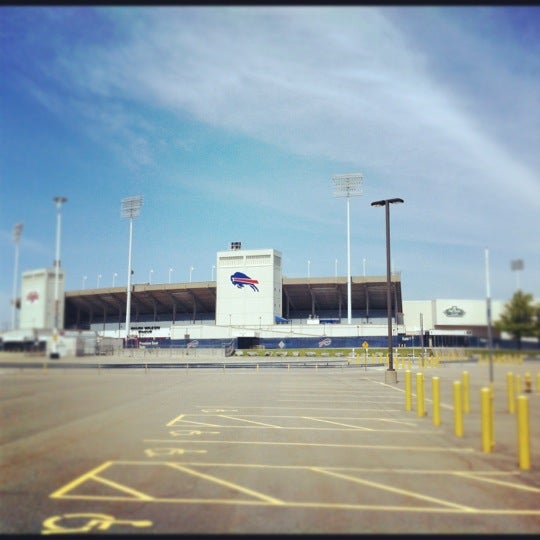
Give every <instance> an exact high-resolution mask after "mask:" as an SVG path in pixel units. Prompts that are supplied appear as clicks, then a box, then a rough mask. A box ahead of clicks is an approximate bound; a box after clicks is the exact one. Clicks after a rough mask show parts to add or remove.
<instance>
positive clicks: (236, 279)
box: [231, 272, 259, 292]
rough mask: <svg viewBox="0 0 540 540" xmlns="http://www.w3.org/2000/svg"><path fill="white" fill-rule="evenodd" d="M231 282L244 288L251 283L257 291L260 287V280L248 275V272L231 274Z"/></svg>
mask: <svg viewBox="0 0 540 540" xmlns="http://www.w3.org/2000/svg"><path fill="white" fill-rule="evenodd" d="M231 283H232V284H233V285H235V286H236V287H238V288H239V289H243V288H244V287H245V286H246V285H249V286H250V287H251V288H252V289H253V290H254V291H255V292H259V289H258V288H257V287H256V285H258V284H259V282H258V281H257V280H256V279H252V278H250V277H249V276H246V274H242V272H235V273H234V274H233V275H232V276H231Z"/></svg>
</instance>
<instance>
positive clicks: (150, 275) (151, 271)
mask: <svg viewBox="0 0 540 540" xmlns="http://www.w3.org/2000/svg"><path fill="white" fill-rule="evenodd" d="M153 273H154V270H150V272H148V285H152V274H153Z"/></svg>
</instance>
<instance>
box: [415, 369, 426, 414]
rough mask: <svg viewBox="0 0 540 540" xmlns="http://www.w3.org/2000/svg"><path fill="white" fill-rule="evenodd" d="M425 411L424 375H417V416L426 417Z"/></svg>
mask: <svg viewBox="0 0 540 540" xmlns="http://www.w3.org/2000/svg"><path fill="white" fill-rule="evenodd" d="M425 414H426V413H425V410H424V374H423V373H417V374H416V416H419V417H422V416H425Z"/></svg>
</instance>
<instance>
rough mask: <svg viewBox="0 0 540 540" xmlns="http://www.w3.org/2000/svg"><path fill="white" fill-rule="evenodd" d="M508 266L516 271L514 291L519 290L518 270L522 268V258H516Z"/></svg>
mask: <svg viewBox="0 0 540 540" xmlns="http://www.w3.org/2000/svg"><path fill="white" fill-rule="evenodd" d="M510 268H511V269H512V271H513V272H516V291H519V290H520V286H519V272H520V271H521V270H523V268H524V264H523V259H517V260H515V261H511V262H510Z"/></svg>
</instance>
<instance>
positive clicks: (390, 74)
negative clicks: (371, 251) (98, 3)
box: [32, 6, 540, 264]
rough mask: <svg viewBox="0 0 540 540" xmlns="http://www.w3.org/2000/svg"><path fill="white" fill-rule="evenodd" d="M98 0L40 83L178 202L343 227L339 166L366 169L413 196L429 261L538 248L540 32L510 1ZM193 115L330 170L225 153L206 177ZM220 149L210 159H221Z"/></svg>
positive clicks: (379, 193)
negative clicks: (510, 19)
mask: <svg viewBox="0 0 540 540" xmlns="http://www.w3.org/2000/svg"><path fill="white" fill-rule="evenodd" d="M53 11H54V10H53ZM81 13H82V12H81V11H78V10H74V11H69V13H68V14H66V15H65V17H70V21H73V20H74V19H76V18H77V17H81V16H82V15H81ZM91 13H92V14H93V17H94V20H99V28H100V29H101V31H100V32H99V33H96V35H95V37H93V36H92V33H91V32H89V33H88V34H86V35H85V36H84V39H83V38H79V39H76V40H70V39H69V36H68V35H67V33H69V29H68V28H69V27H70V26H69V25H66V26H65V27H62V26H60V27H61V28H63V31H64V32H66V35H65V36H63V39H62V36H59V35H58V34H56V38H55V40H54V42H53V44H52V45H50V46H51V48H53V49H54V54H52V53H50V54H49V55H48V58H49V59H50V62H48V63H47V69H46V70H44V71H46V73H47V75H46V76H47V79H46V81H47V83H48V84H47V85H46V86H45V87H43V88H42V87H39V86H36V85H34V87H33V90H32V91H33V92H34V93H35V96H36V98H38V99H39V100H40V101H41V102H42V103H43V104H45V105H46V106H48V107H49V109H50V110H51V111H53V112H56V113H57V114H60V112H65V111H66V110H67V111H69V116H70V117H71V118H72V121H73V122H74V124H79V129H80V130H84V131H85V132H86V134H87V135H88V136H90V137H91V138H92V140H94V141H96V142H100V141H103V145H104V146H105V147H107V149H108V150H112V151H114V152H116V153H117V154H118V155H119V156H122V160H123V161H124V162H126V163H129V164H130V166H131V167H133V168H137V167H139V168H143V169H145V168H146V169H153V170H154V171H157V172H155V177H156V178H158V179H159V181H160V182H163V183H165V182H167V183H168V184H167V185H174V186H180V187H181V188H182V190H184V191H182V193H180V194H170V198H171V199H174V198H175V197H177V198H178V199H180V198H181V197H182V196H183V195H184V193H185V191H187V190H190V193H193V192H194V191H195V192H196V193H198V194H199V195H200V197H201V198H204V200H214V201H220V200H221V201H227V202H228V203H230V202H231V201H236V203H237V204H238V205H244V206H246V205H249V204H254V202H256V204H257V207H258V208H260V210H261V212H267V215H271V216H275V217H276V218H277V219H283V220H289V219H290V218H291V217H292V218H293V219H292V220H291V224H292V225H291V226H292V227H295V226H299V227H300V226H301V225H299V223H304V224H305V223H308V224H309V225H308V226H310V225H313V224H320V225H322V226H324V225H327V224H332V223H333V224H334V225H336V224H337V225H336V226H337V227H340V226H341V221H342V219H343V216H342V215H341V214H339V215H337V213H336V211H335V210H336V209H338V211H340V210H341V209H342V208H341V207H340V206H339V205H338V204H337V203H333V202H331V178H330V177H331V171H332V169H333V172H334V173H342V172H356V171H360V172H363V173H364V175H365V190H364V191H365V193H364V200H362V201H361V202H362V204H363V208H364V209H365V207H366V206H367V204H368V202H369V200H375V199H376V198H381V197H387V196H401V197H403V198H404V199H405V201H406V207H407V210H406V213H405V212H396V215H395V221H396V224H397V227H396V234H397V235H399V238H400V239H401V240H403V241H406V242H408V245H410V246H413V247H414V249H415V250H416V253H415V254H413V256H417V257H419V258H421V260H426V261H427V260H428V258H427V255H426V254H428V255H429V254H430V253H432V252H433V250H434V246H437V245H441V244H443V245H445V246H450V247H453V246H462V247H463V248H464V249H467V248H468V247H471V248H475V247H476V248H477V247H478V246H479V245H484V244H487V243H491V244H494V243H497V244H498V245H507V246H511V247H513V248H515V249H516V250H523V251H524V250H530V251H531V252H534V251H535V250H536V252H540V240H538V238H539V237H540V234H537V235H535V234H532V232H531V229H532V228H534V227H535V224H536V223H537V217H536V216H537V215H538V211H539V210H540V177H539V169H540V154H539V153H538V147H539V143H540V139H539V138H540V128H539V126H540V106H539V105H540V90H539V89H540V85H539V84H538V73H539V72H540V40H539V39H538V35H537V34H536V35H535V34H534V32H533V33H530V32H526V35H523V36H519V29H515V28H512V27H511V25H509V24H508V23H507V22H506V19H505V18H504V17H501V16H500V15H499V12H497V11H495V10H493V9H491V8H482V9H475V8H473V9H471V11H470V15H469V12H467V10H463V9H448V10H446V9H444V8H437V7H432V8H425V9H422V8H420V7H418V8H387V7H381V8H377V7H336V8H333V7H316V6H313V7H261V8H257V7H222V8H220V7H211V8H204V7H177V8H168V7H161V8H154V7H142V8H102V9H92V10H91ZM512 13H515V12H514V11H512ZM55 14H56V17H55V18H54V19H52V20H53V22H54V23H55V24H60V25H61V16H60V15H59V14H58V11H55ZM79 27H80V25H77V28H79ZM522 27H523V28H527V26H526V25H522ZM104 35H105V36H106V39H105V38H104ZM536 53H538V54H536ZM61 108H63V109H61ZM163 118H167V119H169V122H170V124H169V125H168V126H167V127H164V126H163V125H162V123H163V122H162V120H163ZM191 122H193V123H197V122H198V123H201V124H202V125H204V126H205V127H206V129H208V130H209V131H212V132H215V133H219V134H220V135H221V136H223V137H224V138H225V136H224V135H223V134H227V133H230V134H231V138H232V137H238V138H239V139H240V138H242V139H248V140H249V139H254V140H256V141H261V142H262V143H264V144H265V145H267V146H268V148H277V149H278V150H276V151H277V152H282V153H283V154H289V155H293V156H300V157H304V158H308V159H312V160H314V161H315V160H317V162H318V163H324V164H325V166H326V169H324V170H323V169H321V172H320V176H319V177H318V178H317V177H310V176H309V174H307V173H306V172H305V171H303V172H294V171H292V170H289V171H288V175H284V174H283V173H282V169H281V170H276V171H275V174H273V171H272V169H271V167H268V163H266V166H267V167H266V170H264V171H262V170H261V171H259V170H258V169H257V160H256V157H254V156H251V159H252V162H251V163H249V166H250V167H251V170H252V171H254V172H256V173H257V174H258V175H259V176H258V178H259V179H260V182H259V183H257V184H255V183H249V182H246V181H245V180H246V177H249V176H250V175H249V174H247V173H245V172H244V171H242V173H243V174H245V176H243V177H242V178H240V179H239V178H237V177H235V176H234V175H235V174H236V173H237V171H233V172H229V171H228V170H227V169H226V168H225V167H224V168H223V171H221V170H220V173H221V172H222V173H223V174H222V175H221V176H220V177H219V178H216V176H215V173H214V174H211V173H208V174H207V173H204V172H202V171H201V172H199V173H198V174H197V175H194V174H193V171H192V170H182V159H181V157H182V156H187V155H192V154H196V153H197V152H198V151H200V149H201V145H202V144H204V143H203V142H202V141H203V137H202V136H199V134H189V133H188V132H187V131H185V130H183V129H182V128H183V127H184V126H185V125H188V124H189V123H191ZM202 129H204V128H202ZM215 133H214V134H215ZM214 151H215V154H213V155H212V158H210V157H209V158H208V159H213V158H214V157H215V156H219V150H215V149H214ZM224 151H225V150H224ZM226 151H229V152H230V151H231V149H230V148H229V149H227V150H226ZM176 155H178V156H180V157H178V158H177V160H176V161H175V160H174V159H173V158H172V157H171V156H176ZM163 156H166V157H167V160H168V165H167V166H165V165H162V161H161V159H162V158H163ZM281 157H282V156H281ZM242 159H247V158H245V157H244V156H240V155H239V156H238V158H237V161H238V162H240V161H242ZM280 166H282V165H280ZM175 167H176V168H175ZM259 167H260V168H262V166H259ZM247 169H248V165H246V170H247ZM195 176H196V178H195ZM251 177H253V173H252V174H251ZM371 197H373V199H370V198H371ZM357 206H358V205H357ZM278 216H279V218H278ZM401 216H404V217H401ZM405 216H406V217H405ZM294 217H296V222H295V221H294ZM362 219H364V220H365V221H363V222H362V227H363V230H364V231H366V232H365V234H366V235H367V236H373V235H374V234H375V232H377V234H381V226H380V225H381V223H380V222H379V221H377V220H376V219H368V218H367V217H365V210H363V214H361V215H360V216H358V217H357V220H358V221H360V220H362ZM400 225H401V226H400ZM445 255H446V256H448V257H451V256H453V251H452V249H448V250H447V253H446V254H445ZM426 264H427V263H426Z"/></svg>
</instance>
